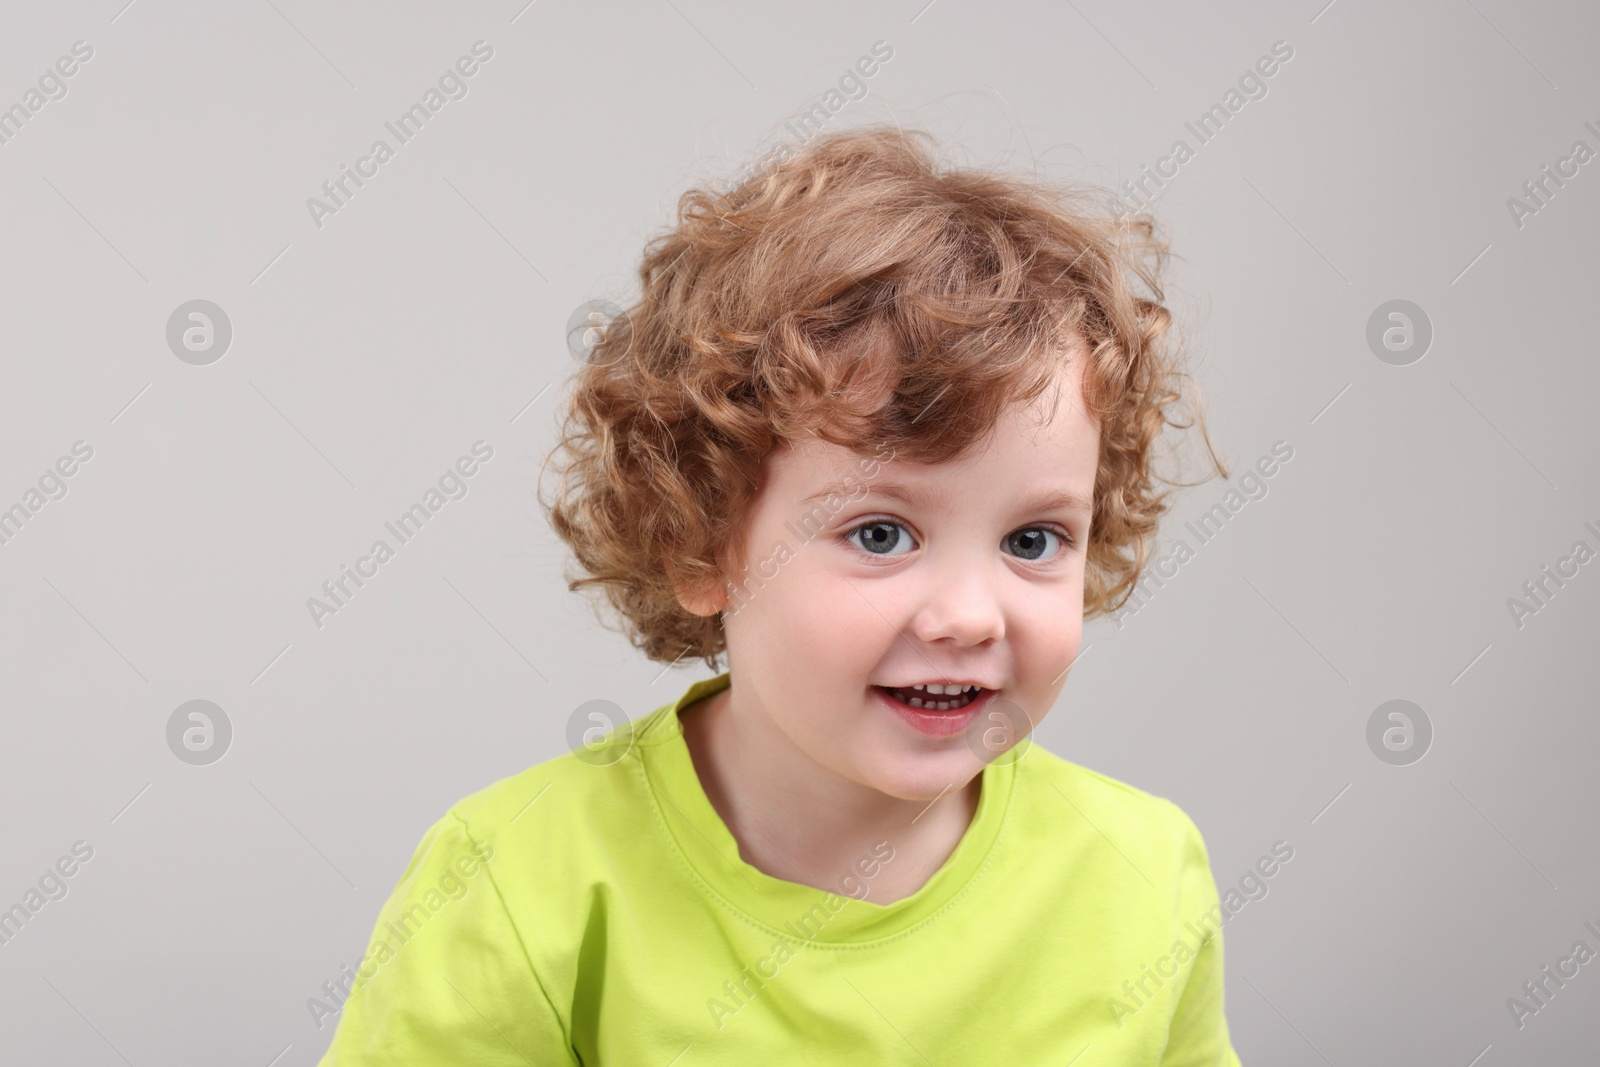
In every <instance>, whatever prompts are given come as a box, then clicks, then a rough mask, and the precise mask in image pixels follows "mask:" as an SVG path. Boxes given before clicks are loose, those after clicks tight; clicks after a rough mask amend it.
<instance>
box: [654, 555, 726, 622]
mask: <svg viewBox="0 0 1600 1067" xmlns="http://www.w3.org/2000/svg"><path fill="white" fill-rule="evenodd" d="M661 562H662V563H663V564H664V565H665V566H666V568H667V577H668V578H670V579H671V580H672V587H673V589H674V590H675V591H676V592H677V594H678V603H679V604H680V605H682V606H683V610H684V611H687V612H688V613H689V614H691V615H700V616H706V615H715V614H717V613H718V612H720V611H721V610H722V609H723V608H724V607H725V606H727V603H728V593H727V590H725V589H708V588H702V589H691V588H689V587H687V586H685V585H684V584H683V583H681V582H679V581H678V577H677V572H676V571H675V570H673V568H672V561H671V560H670V559H668V558H666V557H665V556H662V557H661Z"/></svg>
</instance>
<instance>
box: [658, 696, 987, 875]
mask: <svg viewBox="0 0 1600 1067" xmlns="http://www.w3.org/2000/svg"><path fill="white" fill-rule="evenodd" d="M732 697H733V690H732V689H731V688H727V689H723V690H721V691H720V692H718V693H714V694H712V695H711V696H709V697H706V698H704V699H702V700H699V701H696V702H695V703H694V704H691V705H689V706H688V707H686V708H684V709H682V710H681V711H680V712H679V719H680V721H681V722H682V723H683V733H684V741H685V742H686V743H687V745H688V748H689V754H690V757H691V759H692V761H693V764H694V769H695V773H696V774H697V775H698V776H699V778H700V784H701V787H702V788H703V789H704V790H705V793H706V797H707V798H708V799H709V800H710V801H711V806H712V807H713V808H714V809H715V810H716V812H717V814H718V815H719V816H721V818H722V821H723V823H724V824H726V825H727V827H728V830H729V832H730V833H732V834H733V838H734V840H735V841H736V842H738V845H739V855H740V856H741V857H743V859H744V860H745V862H746V863H749V864H750V865H751V866H753V867H755V868H756V869H757V870H760V871H762V872H763V873H765V874H768V875H771V876H772V877H774V878H781V879H783V880H785V881H789V882H797V883H799V884H801V885H809V886H812V887H814V888H817V889H821V890H824V891H827V892H832V893H838V894H840V895H850V894H849V892H848V891H847V890H846V889H845V888H844V887H843V886H842V885H841V881H842V880H843V879H845V877H846V876H847V875H849V876H852V877H853V878H854V879H855V881H854V882H853V883H851V884H854V885H860V884H865V886H866V887H867V888H866V896H865V898H864V899H866V900H868V901H871V902H872V903H875V904H879V905H885V904H891V903H893V902H894V901H896V900H899V899H901V898H903V897H907V896H910V895H911V894H913V893H915V892H916V891H917V890H918V889H921V888H922V886H923V885H924V884H926V882H927V881H928V879H929V878H931V877H932V876H933V875H934V874H935V873H936V872H937V871H938V870H939V868H940V867H942V866H943V865H944V863H945V861H946V860H948V859H949V858H950V854H951V853H952V852H954V851H955V848H956V846H957V845H958V844H959V843H960V841H961V838H962V836H963V835H964V834H965V833H966V830H967V827H968V826H969V825H971V823H972V819H973V815H974V814H975V813H976V811H977V805H978V798H979V793H980V789H981V786H982V778H983V776H982V775H981V774H980V775H977V776H974V777H973V779H972V780H971V781H970V782H968V783H967V784H966V786H965V787H964V788H959V789H955V790H952V791H950V792H948V793H946V794H945V795H944V796H942V797H940V798H939V799H938V800H937V801H935V802H933V803H932V804H930V803H929V802H927V801H925V800H903V799H901V798H899V797H892V796H889V795H887V794H885V793H882V792H880V791H878V790H876V789H872V788H870V787H869V786H864V785H861V784H859V783H857V782H852V781H850V780H848V779H846V778H843V777H841V776H839V775H838V774H836V773H834V772H833V771H831V770H829V769H827V768H825V767H822V766H820V765H819V764H817V763H816V762H815V761H813V760H812V759H811V758H810V757H809V756H807V755H806V754H805V753H803V752H801V751H800V750H799V749H797V748H796V747H795V746H794V745H793V744H792V743H791V742H790V741H789V740H788V739H787V738H786V737H784V736H783V735H782V734H781V733H779V732H778V731H777V730H776V729H774V728H773V727H772V726H771V724H770V722H769V721H768V720H766V719H765V717H763V716H760V715H759V714H741V713H739V712H738V711H735V709H734V708H733V707H732ZM883 841H887V842H888V844H889V846H890V847H891V848H893V849H894V853H893V857H894V858H893V859H892V861H890V862H887V863H882V864H870V863H869V865H868V866H869V868H875V869H876V873H875V875H874V876H873V877H872V878H870V879H868V878H863V877H862V874H861V872H860V870H859V868H858V861H860V860H862V859H864V858H865V859H868V860H872V859H873V858H874V846H876V845H877V844H878V843H879V842H883ZM854 895H856V896H858V897H859V896H860V895H861V891H860V890H859V889H858V890H857V891H856V893H855V894H854Z"/></svg>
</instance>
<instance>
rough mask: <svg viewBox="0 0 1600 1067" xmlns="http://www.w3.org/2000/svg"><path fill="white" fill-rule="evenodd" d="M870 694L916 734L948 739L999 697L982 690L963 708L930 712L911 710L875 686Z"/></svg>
mask: <svg viewBox="0 0 1600 1067" xmlns="http://www.w3.org/2000/svg"><path fill="white" fill-rule="evenodd" d="M872 692H873V695H874V696H875V697H876V698H877V699H878V700H879V701H881V702H882V703H883V704H884V706H885V707H887V708H888V709H889V710H890V711H892V712H894V713H895V714H896V715H898V716H899V717H900V719H901V721H903V722H905V723H908V724H909V725H910V726H912V727H913V728H914V729H916V730H917V731H918V732H920V733H924V734H928V735H930V736H932V737H951V736H953V735H955V734H959V733H961V732H962V731H963V730H965V729H966V728H967V724H968V723H970V722H972V720H973V719H975V718H976V717H977V716H978V713H979V712H981V711H982V710H983V709H984V708H985V707H987V706H988V705H989V703H990V702H991V701H993V700H994V698H995V696H996V695H997V694H998V690H995V689H988V688H984V689H982V690H980V691H979V693H978V695H977V696H976V697H974V698H973V699H972V700H971V702H970V703H968V704H966V705H965V706H963V707H959V708H950V709H947V710H945V711H933V710H930V709H928V708H916V707H912V706H911V705H910V704H907V703H906V702H905V701H903V700H901V699H900V698H899V697H898V696H896V695H895V691H894V689H893V688H891V687H885V686H881V685H875V686H873V687H872Z"/></svg>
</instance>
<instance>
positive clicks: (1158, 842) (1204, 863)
mask: <svg viewBox="0 0 1600 1067" xmlns="http://www.w3.org/2000/svg"><path fill="white" fill-rule="evenodd" d="M1017 771H1018V778H1017V782H1018V786H1019V789H1020V790H1021V792H1022V795H1023V797H1024V798H1025V799H1024V803H1023V806H1022V812H1021V814H1022V815H1023V821H1024V822H1026V823H1028V824H1029V828H1030V830H1032V831H1034V832H1049V831H1052V830H1053V831H1055V832H1059V833H1066V834H1069V835H1072V836H1074V837H1076V838H1081V839H1083V840H1085V841H1089V842H1091V843H1095V844H1098V845H1099V846H1101V847H1109V848H1110V849H1112V850H1113V851H1115V852H1118V853H1120V854H1121V855H1122V857H1123V859H1124V860H1126V861H1127V862H1128V864H1130V865H1131V866H1132V867H1133V868H1134V869H1135V870H1136V871H1137V872H1138V873H1139V874H1141V875H1143V876H1144V880H1145V881H1148V882H1151V883H1152V884H1153V885H1162V884H1166V885H1180V884H1181V885H1182V888H1183V890H1184V891H1185V894H1186V895H1187V894H1188V893H1190V892H1193V891H1194V889H1195V886H1194V885H1193V884H1192V883H1193V880H1194V878H1193V876H1194V875H1196V874H1198V873H1200V872H1204V873H1205V875H1206V877H1207V878H1209V877H1210V857H1209V855H1208V854H1207V851H1206V845H1205V839H1204V837H1203V836H1202V835H1201V833H1200V830H1199V828H1198V827H1197V826H1196V825H1195V823H1194V820H1193V819H1191V818H1190V817H1189V814H1188V813H1187V812H1185V811H1184V810H1183V809H1182V808H1181V807H1179V806H1178V805H1177V804H1175V803H1173V802H1172V801H1171V800H1169V799H1167V798H1166V797H1163V796H1158V795H1156V794H1154V793H1151V792H1149V791H1147V790H1144V789H1141V788H1139V787H1138V786H1135V785H1131V784H1129V783H1127V782H1124V781H1120V780H1119V779H1116V778H1113V777H1111V776H1110V775H1107V774H1102V773H1100V772H1099V771H1095V770H1091V769H1090V768H1088V767H1085V766H1083V765H1081V764H1078V763H1074V762H1072V761H1071V760H1067V759H1064V758H1062V757H1061V756H1058V755H1056V754H1055V753H1054V752H1051V751H1049V750H1048V749H1046V748H1044V747H1042V746H1040V745H1033V746H1031V747H1030V748H1029V749H1028V751H1027V752H1026V753H1024V755H1023V756H1022V758H1021V759H1020V760H1019V761H1018V764H1017ZM1066 813H1071V815H1072V816H1073V817H1072V818H1066V817H1065V814H1066ZM1158 876H1159V877H1158Z"/></svg>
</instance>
